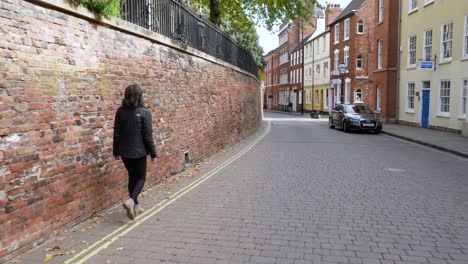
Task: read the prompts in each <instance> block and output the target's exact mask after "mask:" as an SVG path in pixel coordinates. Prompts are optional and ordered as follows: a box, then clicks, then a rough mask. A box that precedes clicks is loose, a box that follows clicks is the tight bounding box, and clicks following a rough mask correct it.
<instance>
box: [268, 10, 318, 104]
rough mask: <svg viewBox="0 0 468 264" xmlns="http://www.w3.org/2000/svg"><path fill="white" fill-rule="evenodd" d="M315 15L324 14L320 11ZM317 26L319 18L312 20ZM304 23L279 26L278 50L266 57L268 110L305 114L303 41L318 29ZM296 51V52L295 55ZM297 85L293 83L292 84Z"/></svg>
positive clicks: (284, 23)
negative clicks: (303, 103)
mask: <svg viewBox="0 0 468 264" xmlns="http://www.w3.org/2000/svg"><path fill="white" fill-rule="evenodd" d="M316 12H323V11H321V10H317V11H316ZM312 23H313V24H315V23H316V16H315V15H314V16H313V18H312ZM301 25H302V23H301V21H296V22H294V21H291V20H285V21H284V22H283V24H282V25H281V26H280V31H279V34H278V40H279V42H278V44H279V45H278V47H277V48H276V49H275V50H273V51H271V52H269V53H268V54H267V55H266V56H265V62H266V64H267V68H266V70H265V73H266V74H265V76H266V78H267V79H269V80H270V81H269V82H268V83H267V85H266V94H267V100H268V102H267V108H268V109H274V110H284V111H289V110H290V109H289V107H288V106H289V105H290V103H291V106H292V108H291V110H294V111H301V110H302V96H301V95H302V85H301V83H302V81H301V80H302V48H301V47H300V46H301V45H300V44H301V43H302V41H303V40H304V39H306V37H305V36H309V35H311V34H313V33H314V32H315V27H314V26H312V25H310V24H308V23H304V25H303V26H301ZM293 50H294V52H292V51H293ZM269 65H270V66H269ZM292 81H294V83H292Z"/></svg>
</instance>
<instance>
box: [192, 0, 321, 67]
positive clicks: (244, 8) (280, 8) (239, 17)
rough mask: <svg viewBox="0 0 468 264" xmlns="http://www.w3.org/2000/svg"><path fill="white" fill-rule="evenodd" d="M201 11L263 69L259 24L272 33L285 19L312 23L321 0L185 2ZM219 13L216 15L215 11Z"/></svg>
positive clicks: (214, 0)
mask: <svg viewBox="0 0 468 264" xmlns="http://www.w3.org/2000/svg"><path fill="white" fill-rule="evenodd" d="M184 2H185V3H186V4H188V5H189V6H191V7H192V8H193V9H194V10H196V11H197V12H201V14H202V15H203V16H204V17H208V18H209V19H210V20H211V21H212V22H213V23H215V24H217V25H218V26H220V27H221V28H222V29H223V30H224V31H226V32H227V33H229V34H230V35H231V36H232V37H233V38H234V39H236V40H237V41H238V42H239V44H241V45H242V46H244V47H246V48H247V49H248V50H249V51H250V52H251V53H252V55H253V57H254V60H255V62H256V63H257V66H258V67H259V68H260V70H261V69H263V67H264V65H265V62H264V61H263V49H262V48H261V47H260V46H259V44H258V35H257V33H256V30H255V24H257V25H262V26H265V27H266V28H267V29H268V30H270V31H271V30H272V28H273V26H275V25H279V24H281V23H282V22H283V21H284V19H291V20H302V21H307V22H309V23H311V17H312V15H313V13H314V8H315V7H320V5H319V3H318V0H294V1H292V0H185V1H184ZM213 10H215V12H213Z"/></svg>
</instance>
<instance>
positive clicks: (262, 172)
mask: <svg viewBox="0 0 468 264" xmlns="http://www.w3.org/2000/svg"><path fill="white" fill-rule="evenodd" d="M266 117H267V120H268V122H269V123H270V124H271V129H270V130H269V129H268V127H269V126H267V124H264V126H263V127H262V128H261V129H260V130H259V132H258V133H257V134H256V135H253V136H252V137H250V138H249V139H247V140H245V141H243V142H241V143H240V144H236V145H235V146H233V147H232V148H231V149H228V150H226V151H225V152H224V153H220V154H219V155H217V156H215V157H213V158H212V159H211V160H210V161H207V162H204V163H203V164H202V165H201V166H200V167H199V170H198V171H197V170H195V171H193V176H192V177H188V175H187V176H184V177H183V176H180V177H179V178H180V181H179V182H175V183H174V186H175V187H174V188H173V189H172V190H171V189H170V188H169V189H166V187H165V186H156V187H153V190H151V191H148V194H147V196H146V197H144V198H145V200H144V203H147V206H148V208H147V209H148V211H147V214H146V215H144V216H142V217H140V218H138V219H137V221H133V222H128V221H125V214H124V212H123V210H122V209H121V207H120V205H119V206H118V207H117V208H114V209H113V210H110V212H111V213H109V212H102V213H101V214H102V217H101V219H102V220H101V223H99V224H97V225H96V226H94V227H92V228H90V229H87V225H86V224H85V225H82V226H80V227H77V228H75V229H74V230H75V231H74V232H73V231H71V232H69V233H66V234H63V236H65V237H66V238H65V239H63V240H62V239H61V238H60V239H55V240H52V241H49V242H48V243H46V244H45V245H42V246H41V247H38V248H37V249H36V250H34V251H33V252H31V253H30V254H27V255H25V256H24V257H23V258H20V259H18V260H17V261H18V263H39V262H42V260H43V259H44V256H45V254H50V253H51V252H52V253H53V252H55V250H53V246H54V245H56V244H57V245H58V246H59V247H60V248H66V249H68V250H70V249H73V250H76V252H74V253H72V254H69V255H66V256H57V257H54V258H52V259H51V260H50V261H49V263H63V261H65V260H67V259H70V258H72V257H74V256H79V257H78V258H76V259H74V261H72V262H67V263H85V262H86V263H106V264H107V263H319V264H321V263H323V264H331V263H333V264H345V263H346V264H351V263H356V264H368V263H376V264H401V263H407V264H422V263H424V264H433V263H444V264H462V263H463V264H466V263H468V220H467V219H468V177H467V174H466V171H468V162H467V160H466V159H463V158H459V157H456V156H452V155H447V154H445V153H440V152H436V151H432V150H429V151H428V150H427V149H426V148H423V147H421V146H418V145H415V144H407V143H406V142H404V141H401V140H396V139H395V138H392V137H389V136H386V135H374V134H366V133H343V132H342V131H338V130H334V129H329V128H328V127H327V122H326V120H317V119H310V118H309V119H305V118H300V117H298V118H297V120H294V119H293V118H289V117H288V118H283V117H284V116H283V115H280V114H272V113H266ZM263 135H264V137H262V136H263ZM256 139H259V140H256ZM253 144H255V145H253ZM210 175H211V176H210ZM207 176H209V178H208V177H207ZM194 183H196V184H198V183H200V184H199V185H197V186H195V185H194ZM184 186H194V187H195V188H192V189H190V188H189V189H187V187H184ZM178 190H187V192H185V191H184V192H179V191H178ZM178 194H184V195H183V196H179V195H178ZM156 196H158V197H159V198H158V197H156ZM149 198H154V199H149ZM160 202H162V204H161V203H160ZM119 229H120V231H118V232H115V231H114V230H119ZM82 230H83V231H82ZM91 234H93V235H94V236H90V235H91ZM108 234H111V235H110V236H109V235H108ZM61 235H62V234H61ZM106 235H107V236H106ZM74 236H75V237H74ZM103 238H104V239H103ZM70 240H74V241H75V242H74V243H75V244H73V243H72V242H68V241H70ZM83 241H84V242H83ZM95 241H98V244H97V245H96V246H94V247H92V248H91V249H90V250H88V251H86V252H85V253H83V254H81V253H79V252H80V251H81V250H83V249H85V248H87V247H88V246H90V245H91V244H93V243H94V242H95ZM81 242H83V243H81ZM47 249H50V250H49V251H47ZM88 257H89V258H88ZM82 260H83V262H81V261H82Z"/></svg>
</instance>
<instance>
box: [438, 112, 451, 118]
mask: <svg viewBox="0 0 468 264" xmlns="http://www.w3.org/2000/svg"><path fill="white" fill-rule="evenodd" d="M436 116H437V117H442V118H450V113H437V115H436Z"/></svg>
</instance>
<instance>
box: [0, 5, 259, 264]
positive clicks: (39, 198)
mask: <svg viewBox="0 0 468 264" xmlns="http://www.w3.org/2000/svg"><path fill="white" fill-rule="evenodd" d="M132 83H137V84H139V85H141V86H142V88H143V89H144V91H145V94H144V98H145V100H146V105H147V107H148V108H149V109H150V111H151V113H152V116H153V128H154V138H155V141H156V144H157V151H158V154H159V155H160V156H159V157H160V158H159V161H158V162H157V164H156V165H154V166H155V167H156V168H154V169H153V170H152V171H151V173H150V175H149V176H148V181H147V183H148V184H152V183H156V182H157V180H158V179H160V178H162V177H164V176H167V175H170V174H171V173H174V172H178V171H181V170H182V168H183V163H184V153H185V152H189V153H190V154H189V155H190V156H191V158H192V160H194V161H197V160H202V159H204V158H206V157H208V156H210V155H212V154H214V153H216V152H218V151H219V150H221V149H222V148H224V147H226V146H228V145H230V144H232V143H234V142H236V141H238V140H240V139H241V138H243V137H245V136H247V135H249V134H250V133H252V132H253V131H255V130H256V129H257V128H258V126H259V124H260V122H261V112H260V110H261V102H260V99H261V98H260V89H259V86H260V84H259V82H258V81H257V79H256V78H254V77H252V76H250V75H247V74H245V73H242V72H239V71H236V70H233V68H229V67H224V66H222V65H219V64H216V63H213V62H210V61H207V60H205V59H202V58H199V57H196V56H193V55H191V54H188V53H184V52H181V51H178V50H177V49H173V48H171V47H167V46H163V45H160V44H157V43H154V42H151V41H149V40H147V39H143V38H139V37H136V36H132V35H129V34H125V33H122V32H120V31H117V30H113V29H110V28H108V27H104V26H101V25H100V24H98V23H95V22H92V21H87V20H83V19H80V18H77V17H74V16H70V15H66V14H63V13H60V12H58V11H55V10H50V9H46V8H43V7H40V6H36V5H34V4H32V3H30V2H26V1H22V0H2V1H1V2H0V95H1V97H0V98H1V99H0V165H1V166H0V210H1V211H0V238H1V239H0V241H1V242H0V243H1V244H0V262H2V260H6V259H7V258H11V257H13V255H17V254H18V253H20V252H24V251H25V250H27V249H29V248H31V247H32V245H33V242H38V241H41V240H43V239H44V238H45V237H47V236H48V235H50V234H52V233H53V232H54V231H56V230H60V228H63V227H64V226H66V225H68V224H72V223H76V222H77V221H79V220H81V219H83V218H85V217H87V216H89V215H90V214H91V213H92V212H95V211H97V210H100V209H103V208H106V207H109V206H111V205H112V204H114V203H115V202H117V201H119V200H121V199H123V198H125V197H126V172H125V169H124V166H123V165H122V163H121V161H115V160H114V158H113V156H112V135H113V122H114V114H115V111H116V109H117V107H118V106H119V104H120V103H121V100H122V97H123V91H124V88H125V87H126V86H127V85H129V84H132ZM154 166H153V167H154Z"/></svg>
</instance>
